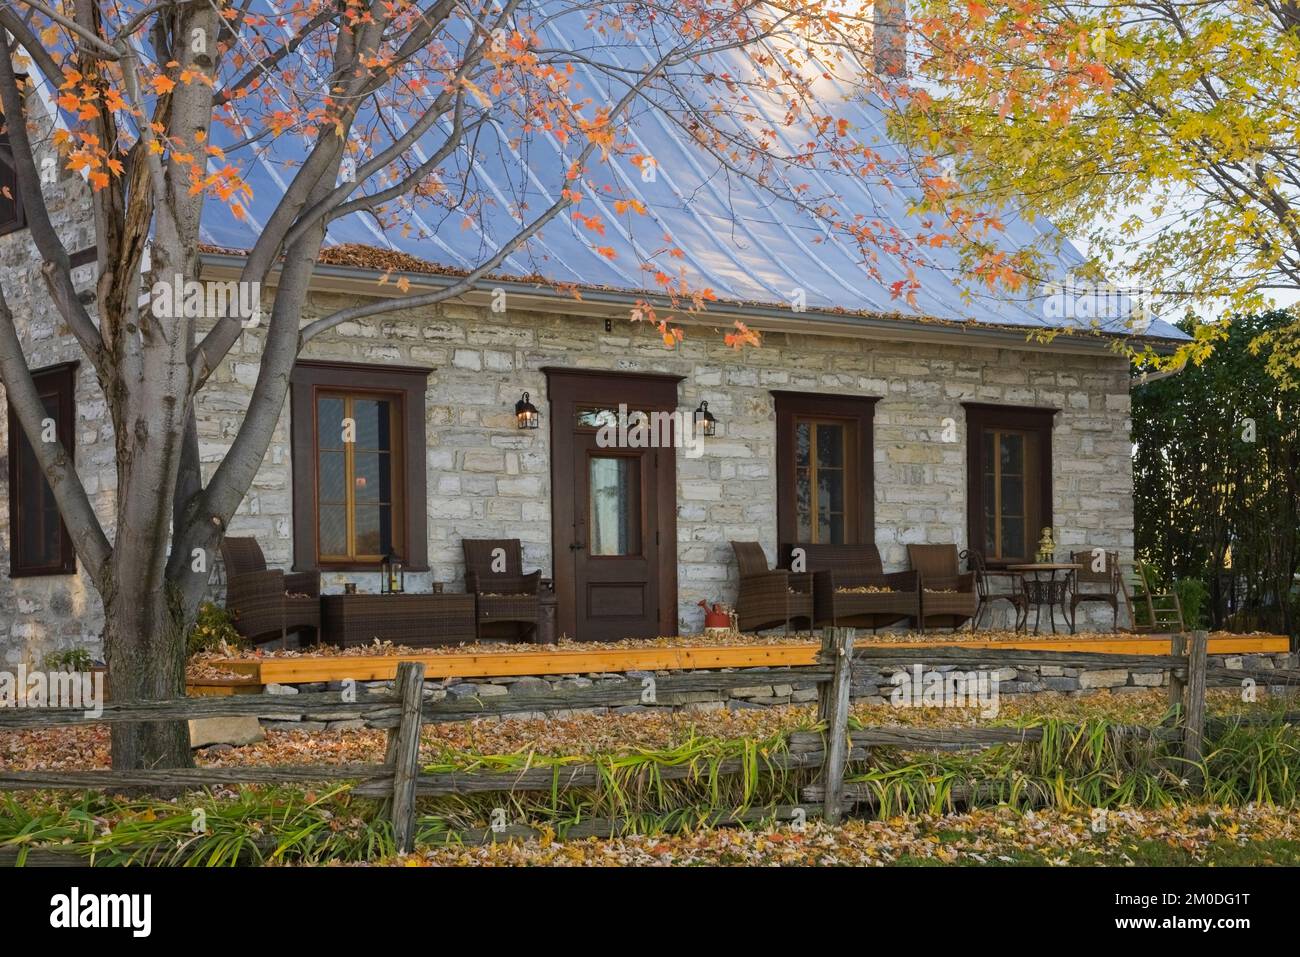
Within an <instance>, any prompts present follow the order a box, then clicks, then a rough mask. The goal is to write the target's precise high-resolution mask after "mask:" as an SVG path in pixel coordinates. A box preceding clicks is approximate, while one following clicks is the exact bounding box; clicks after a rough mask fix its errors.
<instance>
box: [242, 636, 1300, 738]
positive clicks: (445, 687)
mask: <svg viewBox="0 0 1300 957" xmlns="http://www.w3.org/2000/svg"><path fill="white" fill-rule="evenodd" d="M1298 657H1300V656H1297V655H1295V654H1290V653H1281V654H1250V655H1212V656H1211V660H1216V659H1217V661H1218V662H1219V663H1221V664H1223V665H1224V666H1226V667H1227V668H1229V669H1231V670H1238V671H1241V672H1242V676H1243V678H1244V677H1247V676H1248V675H1249V673H1250V672H1258V671H1271V670H1273V669H1274V668H1294V667H1296V663H1297V658H1298ZM722 670H727V671H734V670H735V669H722ZM773 670H785V669H773ZM900 670H902V669H899V668H897V667H894V666H889V667H885V668H881V669H880V670H879V671H877V672H874V673H871V672H868V673H866V674H863V673H861V672H860V671H858V670H857V669H856V668H855V674H854V682H853V685H852V697H853V698H855V699H858V700H861V701H863V702H865V703H867V704H887V703H889V700H890V693H891V692H892V691H893V690H894V688H895V685H894V684H892V683H891V681H890V679H891V677H893V675H894V674H895V673H896V672H898V671H900ZM925 670H926V671H927V672H932V671H934V672H940V673H947V672H951V671H969V670H970V669H968V668H959V667H957V666H954V665H937V666H927V667H926V668H925ZM677 673H678V674H680V673H681V672H677ZM698 673H703V674H707V673H709V672H708V671H707V670H705V671H701V672H698ZM669 674H673V672H669V671H654V672H650V671H626V672H614V673H595V672H593V673H590V674H585V675H580V674H568V675H545V676H541V675H525V676H518V677H504V678H478V679H475V680H473V681H468V680H463V679H460V678H448V679H445V680H429V681H425V683H424V697H425V700H428V701H441V700H443V699H445V698H448V697H461V698H480V699H482V698H502V697H504V698H508V697H509V696H510V695H512V694H518V695H537V694H547V693H550V692H552V691H561V692H564V691H572V690H574V689H577V688H590V687H592V686H593V685H602V684H620V683H626V682H634V683H635V684H636V685H637V686H640V684H641V680H642V679H643V678H645V677H647V676H649V675H658V676H667V675H669ZM989 674H990V675H991V676H994V677H996V678H997V682H998V685H997V691H998V695H999V696H1001V695H1025V694H1039V693H1043V692H1057V693H1061V694H1068V695H1079V696H1088V695H1099V694H1111V695H1123V694H1133V693H1135V692H1141V691H1149V690H1151V689H1152V688H1161V687H1167V686H1168V684H1169V674H1168V672H1165V671H1162V670H1161V669H1158V668H1065V667H1061V666H1058V665H1038V666H1034V667H1029V668H1024V667H1017V668H999V669H993V670H991V671H990V672H989ZM797 675H798V673H797V672H796V671H793V670H791V671H790V680H789V681H788V682H783V683H773V684H756V685H754V686H752V687H748V688H734V689H732V690H731V691H730V692H717V691H682V692H675V693H670V692H662V691H661V692H659V693H658V694H657V695H656V703H655V704H653V705H649V704H635V705H623V706H619V707H593V708H576V709H573V710H560V711H551V712H541V711H528V710H520V711H507V712H504V713H502V714H500V715H497V716H495V720H504V719H510V718H547V717H550V718H569V717H573V716H574V715H576V714H631V713H635V712H645V711H654V710H661V709H668V710H672V711H696V712H699V711H721V710H723V709H727V710H731V711H738V710H742V709H746V708H768V707H774V706H778V705H788V704H811V703H812V702H815V701H816V700H817V685H816V683H815V682H811V681H800V680H798V677H797ZM363 687H365V688H367V689H369V690H373V691H386V692H391V691H392V688H393V683H392V682H391V681H371V682H365V683H363ZM342 688H343V683H342V682H339V681H330V682H324V681H322V682H312V683H306V684H297V685H277V684H271V685H267V686H266V693H267V694H283V695H295V694H299V693H309V692H316V691H338V690H341V689H342ZM1289 690H1290V689H1289ZM1298 690H1300V689H1298ZM1259 693H1260V694H1261V695H1264V694H1266V693H1267V692H1266V691H1264V690H1263V689H1260V692H1259ZM261 723H262V726H263V727H264V728H266V729H267V730H276V731H352V730H357V729H360V728H365V727H367V726H368V723H367V722H366V721H365V720H364V719H362V717H361V713H360V712H357V713H356V714H355V715H353V716H344V717H340V716H339V714H338V713H331V714H328V715H324V714H312V713H311V712H306V713H304V714H302V715H298V716H292V715H291V716H286V715H282V714H277V715H276V716H275V717H274V718H263V719H262V721H261Z"/></svg>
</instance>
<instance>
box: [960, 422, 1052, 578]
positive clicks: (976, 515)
mask: <svg viewBox="0 0 1300 957" xmlns="http://www.w3.org/2000/svg"><path fill="white" fill-rule="evenodd" d="M962 407H963V408H964V409H965V410H966V543H967V545H968V547H971V548H975V549H978V550H979V551H980V552H983V551H984V541H985V534H984V532H985V528H984V441H983V439H984V433H985V432H990V431H992V432H1021V433H1027V434H1031V435H1034V436H1036V438H1037V444H1038V462H1037V464H1036V467H1034V466H1031V463H1030V462H1029V461H1028V456H1029V449H1028V448H1026V450H1025V452H1026V461H1025V482H1026V491H1027V494H1029V489H1030V487H1031V484H1032V483H1034V482H1036V483H1037V491H1038V496H1037V505H1038V517H1037V522H1036V523H1034V524H1035V525H1037V527H1036V528H1031V527H1030V523H1029V516H1028V515H1026V516H1025V522H1026V529H1025V536H1026V543H1027V544H1029V545H1031V546H1032V544H1033V543H1034V542H1036V541H1037V540H1038V529H1039V528H1042V527H1043V526H1050V525H1051V524H1052V429H1053V426H1054V424H1055V419H1056V414H1057V413H1058V412H1059V411H1060V410H1059V409H1055V408H1046V407H1038V406H1009V405H991V404H988V403H982V402H964V403H962ZM1033 559H1034V556H1033V554H1032V553H1031V554H1029V555H1026V556H1025V557H1024V559H998V558H993V557H991V556H988V555H985V556H984V560H985V563H986V564H987V565H988V566H989V567H992V568H1000V567H1003V566H1006V565H1014V564H1016V563H1017V562H1019V561H1030V562H1032V561H1033Z"/></svg>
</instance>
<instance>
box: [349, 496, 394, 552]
mask: <svg viewBox="0 0 1300 957" xmlns="http://www.w3.org/2000/svg"><path fill="white" fill-rule="evenodd" d="M355 511H356V550H357V554H358V555H381V556H382V555H384V554H386V553H387V552H388V549H387V547H386V543H387V542H388V541H389V538H388V535H387V534H385V533H384V531H383V522H382V521H381V519H383V518H385V517H386V512H387V508H386V507H385V506H381V505H358V506H357V507H356V510H355Z"/></svg>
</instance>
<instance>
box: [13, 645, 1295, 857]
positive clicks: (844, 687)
mask: <svg viewBox="0 0 1300 957" xmlns="http://www.w3.org/2000/svg"><path fill="white" fill-rule="evenodd" d="M853 640H854V631H853V629H851V628H833V629H826V630H825V631H823V632H822V647H821V650H820V653H819V654H818V656H817V663H816V664H812V665H796V666H789V667H784V668H745V669H739V670H735V671H712V672H690V673H682V674H669V675H659V676H655V677H646V678H643V679H642V680H641V683H640V684H638V683H637V682H636V681H634V680H628V681H626V682H618V683H614V682H611V683H601V684H598V685H594V686H592V687H586V688H575V689H571V690H564V691H561V690H552V691H551V692H549V693H542V694H510V695H508V696H496V697H488V698H481V699H480V698H472V697H470V698H452V697H447V698H443V699H441V700H436V701H435V700H425V698H424V694H423V689H424V665H423V664H422V663H419V662H403V663H402V664H401V665H400V666H399V668H398V672H397V680H396V682H395V683H394V688H393V691H392V692H391V693H379V694H358V695H356V696H355V700H349V697H345V695H344V693H343V692H320V693H310V694H306V693H305V694H298V695H268V694H261V695H234V696H229V697H197V698H180V699H174V700H171V701H153V702H137V701H121V702H106V703H105V704H104V707H103V713H102V714H99V715H97V716H88V715H87V714H86V713H85V712H83V711H79V710H71V709H54V708H32V709H26V708H4V709H0V730H15V729H26V728H46V727H54V726H61V725H76V724H93V723H101V722H104V723H116V722H142V721H180V720H188V719H194V718H209V717H233V716H245V715H254V716H257V717H259V718H260V717H266V718H273V717H275V716H277V715H289V714H293V715H301V714H311V715H313V716H317V715H319V716H321V717H322V718H325V719H329V718H335V719H343V718H356V717H357V716H360V717H362V718H364V719H366V720H367V721H368V722H369V723H370V725H371V726H372V727H379V728H387V729H388V745H387V751H386V754H385V759H384V763H383V764H334V765H326V764H316V765H292V766H274V767H272V766H250V767H241V766H238V765H234V766H223V767H205V768H185V769H169V770H134V771H5V770H0V790H10V791H12V790H41V789H76V790H81V789H100V790H105V791H125V790H131V789H143V790H149V789H159V790H161V789H171V790H174V789H176V788H199V787H212V786H223V785H231V784H294V783H298V784H306V783H309V782H322V781H353V782H355V784H354V787H353V793H354V794H357V795H359V796H363V797H369V798H376V799H380V800H382V801H383V802H384V803H383V813H384V814H385V815H386V816H387V817H388V818H389V819H390V820H391V821H392V826H393V831H394V837H395V843H396V845H397V847H398V848H399V849H400V850H403V851H407V850H410V849H411V848H412V846H413V844H414V839H415V831H416V820H417V818H416V802H417V800H418V799H419V798H421V797H432V796H438V795H449V794H483V793H490V792H527V791H551V792H554V791H562V790H564V789H566V788H594V787H599V786H600V782H601V770H600V768H599V767H597V766H596V765H594V764H575V765H564V766H562V767H559V768H556V767H539V768H534V769H529V770H525V771H508V772H483V771H472V772H471V771H466V772H452V773H428V772H424V771H423V770H422V769H421V767H420V763H419V747H420V732H421V728H422V725H423V723H425V722H448V721H465V720H470V719H474V718H481V717H489V716H498V715H502V714H508V713H517V712H554V711H559V710H564V711H568V710H573V709H581V708H592V707H617V706H624V705H634V704H644V703H657V699H658V698H659V697H665V698H668V699H669V700H671V696H673V695H676V694H680V693H683V692H691V691H705V690H707V691H729V690H732V689H737V688H742V687H752V686H754V685H762V684H788V683H791V682H796V683H807V682H815V683H816V684H817V685H818V689H819V700H818V719H819V721H820V722H821V723H822V725H823V727H824V730H823V731H818V732H808V733H796V734H794V735H792V736H791V738H790V742H789V748H788V750H787V751H786V752H785V753H783V754H780V755H776V756H774V757H773V759H772V761H771V764H772V765H773V766H774V767H779V768H784V769H795V768H820V769H821V773H820V776H819V779H820V783H818V784H815V785H811V786H809V787H807V788H805V789H804V791H803V792H802V795H801V796H802V797H803V798H804V801H805V803H806V804H811V805H813V806H812V807H809V808H804V813H805V814H811V813H818V812H819V813H820V814H821V816H822V817H823V818H824V819H825V820H826V821H828V822H830V823H836V822H838V821H839V820H840V819H841V818H842V817H843V815H844V813H845V812H846V810H847V809H848V808H849V807H851V806H852V804H854V803H857V802H866V801H869V800H870V795H869V794H868V793H867V792H866V791H865V790H863V789H857V788H854V787H852V786H849V787H846V785H845V782H844V776H845V768H846V765H847V764H848V763H849V762H850V761H861V760H864V759H865V758H866V757H867V756H868V751H869V749H870V748H873V747H906V748H908V749H913V750H924V749H939V750H951V749H955V748H963V749H964V748H985V747H993V746H996V745H1000V744H1007V743H1016V742H1032V741H1035V740H1038V739H1040V738H1041V736H1042V732H1041V730H1040V729H1036V728H1023V729H1020V728H1007V727H989V728H959V729H952V728H904V727H875V728H865V729H862V730H858V731H850V729H849V701H850V695H851V692H852V684H853V673H854V668H855V666H856V667H858V668H860V669H862V670H867V669H870V670H871V671H872V672H878V671H879V670H880V669H881V668H886V669H888V668H892V667H896V668H900V669H902V668H909V667H911V666H913V665H915V664H917V663H922V664H924V665H928V666H930V667H935V666H944V665H950V666H953V667H964V668H973V669H980V668H984V669H995V668H1006V667H1016V666H1022V667H1036V666H1041V665H1057V666H1062V667H1075V668H1085V669H1111V668H1147V669H1162V670H1165V671H1168V672H1169V673H1170V683H1169V696H1170V703H1171V705H1173V706H1175V708H1176V710H1175V711H1174V713H1175V714H1176V715H1177V723H1176V724H1175V725H1172V726H1167V727H1162V728H1132V729H1128V730H1129V731H1130V732H1131V733H1134V734H1142V735H1146V736H1148V737H1152V736H1154V737H1157V738H1160V739H1162V740H1164V741H1167V742H1170V743H1171V744H1172V745H1174V746H1178V745H1181V754H1182V757H1184V758H1185V759H1187V760H1188V761H1189V762H1190V763H1189V767H1190V768H1195V767H1196V763H1197V762H1198V761H1199V759H1200V758H1201V755H1202V747H1203V742H1204V739H1205V721H1206V717H1205V693H1206V689H1207V687H1211V686H1230V685H1240V682H1241V680H1242V677H1243V675H1244V674H1245V673H1244V672H1242V671H1233V670H1228V669H1227V668H1225V667H1222V666H1216V667H1212V666H1211V665H1210V663H1209V662H1208V658H1207V654H1206V649H1207V646H1208V645H1207V642H1208V637H1207V635H1206V633H1205V632H1203V631H1198V632H1193V633H1192V634H1191V636H1190V640H1188V636H1186V635H1176V636H1175V638H1174V645H1173V653H1172V654H1168V655H1114V654H1099V653H1094V652H1055V651H1053V650H1051V649H1043V650H1033V651H1028V650H1011V649H1007V650H1001V649H997V648H923V649H922V648H914V649H911V650H908V646H907V645H904V644H899V645H897V646H892V647H867V648H860V649H857V650H855V649H854V647H853ZM1249 675H1250V677H1251V678H1253V679H1255V680H1257V682H1258V683H1259V684H1260V686H1274V685H1296V684H1300V670H1296V669H1276V670H1274V671H1265V672H1250V673H1249ZM1288 720H1290V716H1289V717H1288ZM742 770H743V767H742V762H741V761H740V760H739V759H736V760H733V761H730V762H724V763H723V764H722V765H721V766H720V767H718V768H717V769H716V772H717V773H723V774H726V773H739V772H741V771H742ZM696 773H698V772H697V769H696V768H695V767H694V766H692V765H689V764H687V765H682V766H666V767H663V768H661V769H660V771H659V776H660V777H661V778H663V779H675V778H687V777H690V776H692V775H694V774H696ZM816 805H820V808H818V807H817V806H816ZM795 815H796V808H795V807H794V806H791V807H789V808H777V809H775V813H774V811H773V809H771V808H766V809H757V810H754V811H752V812H747V813H741V814H735V815H729V816H725V817H723V818H720V819H719V820H718V821H717V823H720V824H726V823H744V822H749V821H756V820H760V819H762V818H770V817H773V816H776V817H778V818H779V817H785V818H789V817H793V816H795ZM618 823H619V822H617V821H608V820H600V819H598V820H589V821H587V822H585V823H583V824H580V825H575V826H574V827H572V828H570V829H568V831H567V832H566V836H568V837H582V836H591V835H600V834H609V833H611V830H612V829H613V828H615V827H616V826H617V825H618ZM532 833H534V832H533V831H532V830H531V829H528V828H525V827H521V826H514V827H507V828H506V829H505V830H504V831H501V830H499V829H498V830H496V831H492V832H488V831H483V832H465V833H463V834H460V835H458V836H459V837H460V838H461V839H462V840H465V841H467V842H473V841H477V840H491V839H499V838H501V837H510V836H526V835H530V834H532Z"/></svg>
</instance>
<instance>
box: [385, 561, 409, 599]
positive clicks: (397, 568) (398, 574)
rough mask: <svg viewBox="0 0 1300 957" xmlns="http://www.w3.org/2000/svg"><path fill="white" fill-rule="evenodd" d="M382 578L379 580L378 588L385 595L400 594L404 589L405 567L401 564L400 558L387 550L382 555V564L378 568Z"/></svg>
mask: <svg viewBox="0 0 1300 957" xmlns="http://www.w3.org/2000/svg"><path fill="white" fill-rule="evenodd" d="M380 573H381V574H382V575H383V578H382V579H381V580H380V582H379V590H380V592H381V593H383V594H385V595H400V594H402V592H404V591H406V569H405V568H404V567H403V566H402V560H401V559H400V558H398V557H397V556H396V555H394V554H393V553H392V552H389V553H388V554H387V555H386V556H384V564H383V566H382V567H381V568H380Z"/></svg>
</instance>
